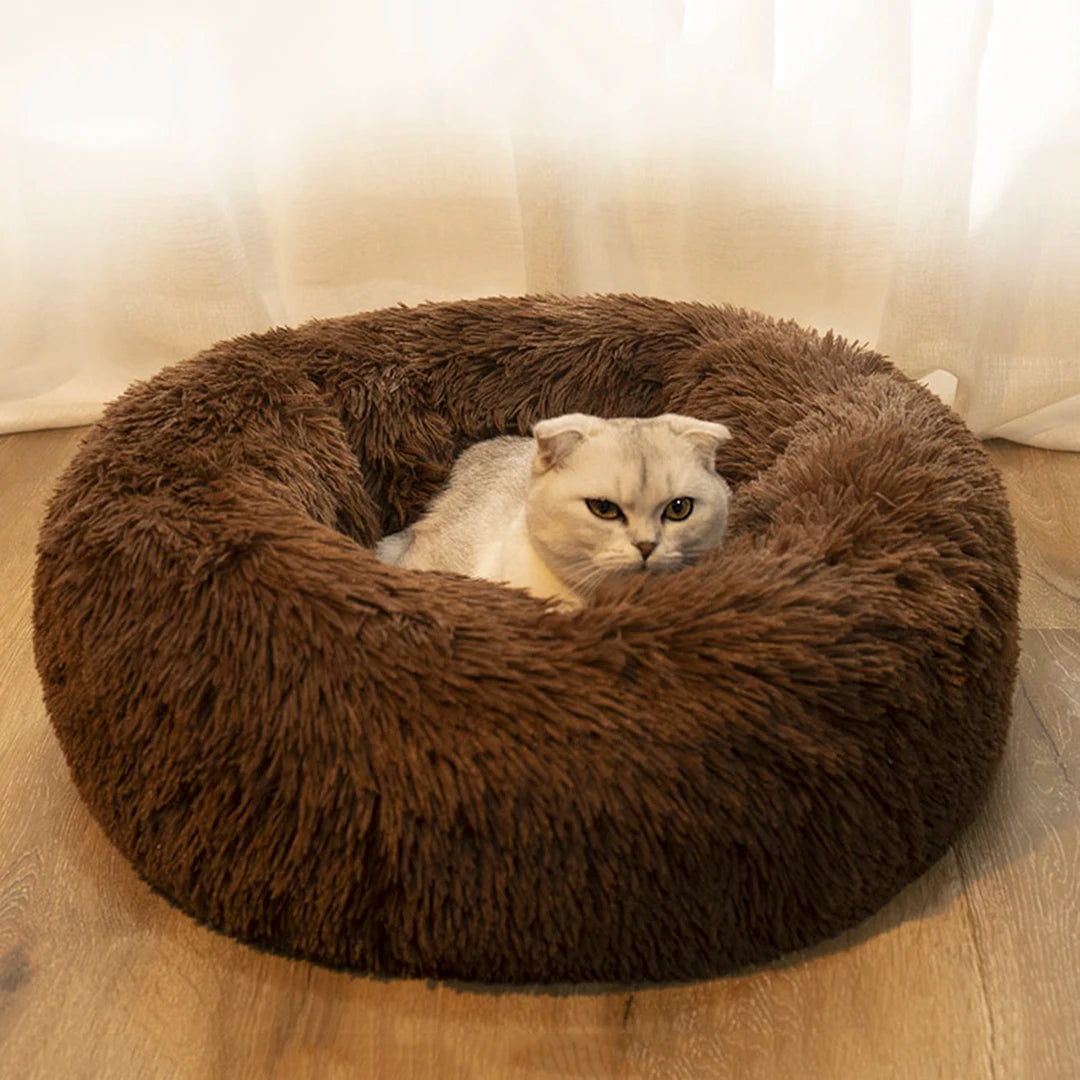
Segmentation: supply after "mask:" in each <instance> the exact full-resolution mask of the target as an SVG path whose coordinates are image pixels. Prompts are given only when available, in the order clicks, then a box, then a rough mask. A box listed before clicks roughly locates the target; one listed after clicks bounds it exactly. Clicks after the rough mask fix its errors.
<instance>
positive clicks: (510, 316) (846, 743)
mask: <svg viewBox="0 0 1080 1080" xmlns="http://www.w3.org/2000/svg"><path fill="white" fill-rule="evenodd" d="M574 411H581V412H588V413H597V414H601V415H608V416H619V415H651V414H656V413H661V412H665V411H667V412H678V413H688V414H692V415H695V416H699V417H702V418H704V419H708V420H714V421H721V422H723V423H725V424H727V425H728V426H729V427H730V428H731V430H732V432H733V433H734V438H733V440H732V441H731V442H730V443H728V444H727V445H725V446H724V447H722V448H721V451H720V454H719V459H718V460H719V465H720V468H721V471H722V472H723V474H724V475H725V476H726V477H727V478H728V479H729V481H730V482H731V483H732V485H733V488H734V491H735V494H734V499H733V503H732V513H731V519H730V532H729V538H728V541H727V543H726V545H725V546H724V547H723V548H722V549H720V550H718V551H715V552H712V553H710V554H709V555H708V557H706V558H705V559H704V560H703V562H702V563H701V565H699V566H698V567H696V568H693V569H688V570H685V571H682V572H680V573H678V574H674V575H671V576H664V577H657V578H655V579H651V580H650V579H649V578H648V577H643V578H641V579H638V580H636V581H635V582H634V583H633V584H631V585H628V586H626V587H624V588H623V589H622V591H621V593H620V594H618V595H614V594H612V595H608V596H606V597H605V598H604V599H603V601H602V602H601V603H600V604H598V605H597V606H596V607H594V608H591V609H589V610H586V611H584V612H582V613H579V614H571V615H567V614H560V613H554V612H546V611H545V609H544V606H543V605H542V603H541V602H539V601H537V600H534V599H531V598H530V597H528V596H527V595H525V594H524V593H518V592H515V591H512V590H509V589H506V588H504V587H501V586H499V585H493V584H489V583H485V582H482V581H473V580H466V579H462V578H451V577H449V576H446V577H441V578H436V577H434V576H432V575H427V574H421V573H417V572H412V571H405V570H400V569H397V568H393V567H389V566H384V565H382V564H380V563H378V562H376V561H375V559H374V558H373V556H372V554H371V552H370V550H369V548H370V546H371V545H372V544H373V543H374V542H375V541H376V540H378V538H379V537H380V536H381V535H382V534H383V533H384V532H388V531H391V530H396V529H399V528H401V527H402V526H403V525H405V524H406V523H407V522H409V521H411V520H413V519H414V518H415V517H416V516H417V515H418V513H419V512H420V510H421V509H422V507H423V506H424V504H425V503H426V502H427V500H428V499H429V498H430V497H431V496H432V495H433V494H434V493H435V492H436V491H437V490H438V489H439V486H440V484H441V483H442V482H443V481H444V479H445V478H446V476H447V474H448V472H449V470H450V466H451V463H452V462H453V460H454V457H455V455H457V454H458V453H459V452H460V451H461V450H462V449H463V448H464V447H465V446H467V445H468V444H470V443H472V442H473V441H475V440H478V439H483V438H487V437H489V436H492V435H495V434H498V433H507V432H509V433H524V432H527V431H528V429H529V426H530V425H531V424H532V423H533V422H534V421H535V420H537V419H539V418H541V417H546V416H554V415H557V414H559V413H566V412H574ZM1017 579H1018V572H1017V564H1016V557H1015V544H1014V537H1013V531H1012V526H1011V523H1010V518H1009V513H1008V508H1007V505H1006V501H1005V497H1004V494H1003V491H1002V487H1001V484H1000V481H999V478H998V476H997V475H996V473H995V471H994V469H993V467H992V466H991V464H990V463H989V461H988V459H987V457H986V455H985V453H984V451H983V450H982V448H981V447H980V446H979V445H978V443H977V442H976V441H975V439H974V438H972V436H971V435H970V434H969V433H968V431H967V430H966V429H965V427H964V425H963V424H962V423H961V422H960V420H959V419H957V418H956V417H955V416H954V415H953V414H951V413H950V412H949V411H948V410H946V409H945V408H944V407H943V406H942V405H941V404H940V403H939V402H938V401H937V400H936V399H935V398H934V397H933V396H932V395H931V394H930V393H928V392H927V391H924V390H923V389H921V388H919V387H918V386H916V385H914V384H913V383H911V382H910V381H909V380H907V379H906V378H904V377H903V376H901V375H900V374H898V373H897V372H896V371H895V370H894V369H893V368H892V367H891V366H890V365H889V364H888V363H887V362H886V361H885V360H883V359H882V358H881V357H880V356H878V355H876V354H874V353H872V352H869V351H867V350H865V349H862V348H860V347H858V346H855V345H851V344H849V343H847V342H845V341H843V340H841V339H839V338H837V337H834V336H832V335H825V336H823V337H822V336H818V335H816V334H814V333H812V332H809V331H807V330H804V329H800V328H799V327H797V326H795V325H793V324H791V323H787V322H774V321H772V320H769V319H767V318H765V317H763V316H760V315H756V314H752V313H747V312H745V311H739V310H735V309H733V308H717V307H708V306H702V305H697V304H689V303H668V302H664V301H660V300H649V299H639V298H635V297H626V296H613V297H595V298H586V299H572V300H568V299H559V298H539V297H537V298H524V299H492V300H480V301H470V302H463V303H448V304H431V305H425V306H421V307H418V308H413V309H404V308H396V309H393V310H388V311H379V312H375V313H369V314H362V315H357V316H353V317H349V318H343V319H333V320H326V321H320V322H315V323H311V324H309V325H307V326H303V327H301V328H299V329H279V330H274V331H271V332H269V333H266V334H261V335H258V336H252V337H244V338H238V339H236V340H234V341H229V342H225V343H223V344H220V345H217V346H215V347H214V348H212V349H210V350H209V351H207V352H205V353H203V354H201V355H200V356H198V357H196V358H194V359H192V360H189V361H187V362H185V363H182V364H179V365H177V366H175V367H173V368H170V369H169V370H167V371H165V372H163V373H162V374H161V375H159V376H157V377H156V378H154V379H152V380H151V381H150V382H148V383H146V384H141V385H136V386H134V387H132V388H131V389H130V390H129V391H128V392H127V393H126V394H125V395H124V396H123V397H122V398H121V399H120V400H119V401H117V402H116V403H114V404H113V405H112V406H111V407H110V408H109V410H108V412H107V414H106V416H105V419H104V420H103V421H102V422H101V423H100V424H99V425H98V426H97V427H96V428H95V429H94V430H93V431H92V432H91V433H90V435H89V436H88V437H87V439H86V442H85V443H84V445H83V447H82V449H81V451H80V452H79V454H78V456H77V457H76V459H75V460H74V462H73V463H72V465H71V467H70V468H69V470H68V471H67V473H66V475H65V476H64V477H63V479H62V481H61V483H60V485H59V489H58V491H57V492H56V494H55V496H54V498H53V500H52V503H51V506H50V509H49V513H48V517H47V520H46V522H45V525H44V528H43V531H42V534H41V542H40V548H39V559H38V565H37V575H36V579H35V589H34V600H35V611H34V623H35V644H36V648H37V661H38V668H39V671H40V674H41V680H42V683H43V686H44V692H45V698H46V702H47V705H48V709H49V713H50V715H51V717H52V721H53V723H54V725H55V727H56V731H57V734H58V736H59V739H60V742H61V744H62V745H63V748H64V752H65V754H66V755H67V759H68V761H69V763H70V766H71V771H72V774H73V776H74V778H75V782H76V784H77V785H78V787H79V790H80V791H81V793H82V795H83V797H84V798H85V800H86V802H87V803H88V804H89V806H90V808H91V809H92V811H93V813H94V814H95V816H96V817H97V819H98V820H99V821H100V822H101V824H102V826H103V827H104V829H105V831H106V832H107V833H108V835H109V836H110V837H111V838H112V840H113V841H114V842H115V843H116V844H117V846H118V847H119V848H120V849H121V850H122V851H123V852H124V854H125V855H126V856H127V857H128V858H129V859H130V860H131V862H132V863H133V864H134V865H135V866H136V868H137V869H138V870H139V871H140V872H141V873H142V874H143V875H144V876H145V877H146V879H147V880H148V881H149V882H151V883H152V884H153V885H154V886H156V887H157V888H158V889H159V890H161V892H163V893H164V894H165V895H166V896H168V897H170V898H171V899H172V900H173V901H174V902H175V903H177V904H178V905H180V906H181V907H182V908H184V909H185V910H187V911H189V912H191V913H192V914H194V915H195V916H197V917H198V918H200V919H202V920H205V921H206V922H207V923H209V924H211V925H212V926H214V927H217V928H220V929H221V930H223V931H225V932H226V933H229V934H233V935H235V936H237V937H239V938H242V939H243V940H245V941H248V942H251V943H255V944H258V945H262V946H266V947H269V948H271V949H273V950H276V951H281V952H284V953H289V954H293V955H296V956H301V957H308V958H311V959H313V960H317V961H319V962H322V963H325V964H330V965H340V966H346V967H349V968H352V969H354V970H356V971H361V972H382V973H394V974H398V973H400V974H410V975H424V976H442V977H456V978H460V979H468V980H483V981H493V982H522V981H538V982H548V981H555V980H574V981H580V980H602V981H624V980H667V979H680V978H686V977H699V976H712V975H716V974H718V973H722V972H726V971H730V970H732V969H734V968H737V967H739V966H741V965H746V964H749V963H753V962H756V961H763V960H766V959H768V958H770V957H774V956H776V955H778V954H779V953H782V952H784V951H786V950H790V949H795V948H798V947H800V946H804V945H808V944H810V943H811V942H815V941H818V940H820V939H822V938H824V937H827V936H829V935H832V934H835V933H836V932H837V931H839V930H841V929H843V928H845V927H848V926H851V925H852V924H854V923H856V922H858V921H859V920H860V919H862V918H864V917H865V916H866V915H868V914H869V913H871V912H873V911H874V910H875V909H876V908H878V907H879V906H880V905H882V904H883V903H884V902H885V901H887V900H888V899H889V898H890V897H891V896H893V895H894V894H895V893H896V892H897V890H898V889H900V888H901V887H902V886H903V885H904V884H905V883H906V882H909V881H910V880H912V878H914V877H915V876H916V875H918V874H920V873H921V872H922V871H924V870H925V869H926V868H927V867H928V866H930V865H931V864H932V863H933V862H934V861H935V860H936V859H937V858H938V857H939V856H940V855H941V854H942V853H943V852H944V851H945V849H946V846H947V845H948V844H949V842H950V840H951V839H952V838H953V837H954V836H955V835H956V832H957V830H958V829H959V828H960V827H961V826H962V825H963V824H964V822H965V821H966V820H967V819H968V818H969V816H970V814H971V813H972V810H973V808H974V806H975V805H976V803H977V801H978V798H979V796H980V794H981V793H982V792H983V791H984V789H985V788H986V785H987V782H988V780H989V778H990V776H991V773H992V771H993V769H994V766H995V763H996V762H997V761H998V759H999V756H1000V754H1001V752H1002V747H1003V744H1004V740H1005V733H1006V727H1007V722H1008V715H1009V707H1010V696H1011V689H1012V684H1013V677H1014V670H1015V661H1016V649H1017V644H1016V643H1017V615H1016V605H1017Z"/></svg>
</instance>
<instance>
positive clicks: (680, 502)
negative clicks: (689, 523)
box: [664, 495, 694, 521]
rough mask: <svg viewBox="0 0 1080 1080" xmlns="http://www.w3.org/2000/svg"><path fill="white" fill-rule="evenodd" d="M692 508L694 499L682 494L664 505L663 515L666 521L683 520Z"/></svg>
mask: <svg viewBox="0 0 1080 1080" xmlns="http://www.w3.org/2000/svg"><path fill="white" fill-rule="evenodd" d="M693 509H694V500H693V499H691V498H689V497H688V496H686V495H682V496H680V497H679V498H677V499H672V500H671V502H669V503H668V504H667V506H665V507H664V517H665V518H666V519H667V520H668V521H685V520H686V519H687V518H688V517H689V516H690V511H691V510H693Z"/></svg>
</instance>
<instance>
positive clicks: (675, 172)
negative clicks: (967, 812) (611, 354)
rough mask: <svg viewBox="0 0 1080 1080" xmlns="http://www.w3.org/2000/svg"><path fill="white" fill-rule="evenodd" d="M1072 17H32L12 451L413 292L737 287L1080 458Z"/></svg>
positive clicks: (2, 131)
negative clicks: (324, 320)
mask: <svg viewBox="0 0 1080 1080" xmlns="http://www.w3.org/2000/svg"><path fill="white" fill-rule="evenodd" d="M1078 72H1080V5H1076V4H1075V3H1073V2H1072V0H1068V2H1066V0H1061V2H1050V0H1034V2H1032V0H937V2H932V0H876V2H873V3H865V2H864V0H822V2H821V3H818V4H814V5H806V4H803V3H801V2H800V0H773V2H771V3H770V2H763V0H684V2H682V3H679V2H676V0H620V2H619V3H614V2H600V0H574V2H572V3H571V2H570V0H552V2H549V3H544V4H540V3H537V2H532V0H503V2H495V0H459V3H457V4H454V5H446V4H441V3H437V2H436V0H398V2H395V3H393V4H390V3H370V2H369V3H364V2H360V3H357V2H353V3H348V4H346V3H344V2H330V0H313V2H312V3H311V4H309V5H306V6H305V7H304V8H303V10H302V11H301V10H300V9H299V8H296V9H294V8H290V7H285V6H280V7H275V6H274V5H273V4H269V5H267V4H264V5H260V6H258V7H256V6H254V5H250V4H247V3H240V2H239V0H223V2H219V3H217V4H216V5H211V4H209V3H205V2H203V0H192V2H189V3H185V4H183V5H180V4H178V3H174V2H168V3H161V2H158V3H149V4H146V3H140V4H134V3H121V2H118V0H107V2H105V3H104V4H102V5H99V6H97V7H95V8H93V9H92V10H90V9H86V8H85V7H83V6H79V5H76V4H74V2H73V0H46V2H43V3H40V4H38V5H33V6H32V5H24V6H22V7H20V9H19V10H18V11H17V12H16V13H13V14H12V16H11V17H10V19H8V20H7V25H6V26H5V30H4V32H3V33H2V34H0V291H2V294H3V296H4V304H3V307H2V313H0V431H13V430H21V429H29V428H34V427H45V426H59V425H65V424H76V423H83V422H86V421H89V420H92V419H94V418H96V417H97V416H98V415H99V414H100V410H101V408H102V405H103V403H104V402H105V401H107V400H109V399H111V398H112V397H115V396H116V395H117V394H118V393H120V392H121V391H122V390H123V388H124V387H125V386H126V385H127V384H128V383H129V382H131V381H132V380H134V379H138V378H145V377H147V376H149V375H151V374H152V373H153V372H154V371H156V370H158V369H159V368H160V367H162V366H164V365H165V364H167V363H171V362H173V361H175V360H178V359H181V358H183V357H184V356H187V355H190V354H191V353H193V352H195V351H197V350H198V349H200V348H203V347H206V346H207V345H209V344H211V343H212V342H214V341H216V340H219V339H221V338H224V337H229V336H232V335H235V334H239V333H244V332H249V331H257V330H261V329H264V328H266V327H269V326H271V325H274V324H283V323H296V322H300V321H303V320H306V319H309V318H314V317H319V316H325V315H335V314H343V313H347V312H350V311H356V310H361V309H365V308H372V307H377V306H382V305H386V304H393V303H398V302H406V303H412V302H418V301H422V300H427V299H446V298H452V297H461V296H480V295H491V294H500V293H501V294H513V293H521V292H539V291H556V292H564V293H580V292H601V291H612V290H617V291H622V290H626V291H634V292H641V293H652V294H656V295H659V296H666V297H672V298H688V299H698V300H704V301H710V302H732V303H735V304H740V305H745V306H749V307H754V308H758V309H761V310H765V311H768V312H770V313H773V314H776V315H778V316H782V317H791V318H795V319H797V320H798V321H800V322H803V323H806V324H809V325H813V326H817V327H819V328H821V329H827V328H834V329H836V330H837V331H838V332H840V333H842V334H845V335H847V336H849V337H853V338H857V339H859V340H862V341H865V342H867V343H869V344H871V345H873V346H875V347H877V348H880V349H882V350H883V351H885V352H887V353H888V354H889V355H890V356H891V357H892V358H893V359H894V360H895V361H896V362H897V363H898V364H899V365H900V366H901V367H902V368H904V369H905V370H906V371H908V372H909V373H910V374H912V375H915V376H922V375H925V374H926V373H928V372H930V371H932V370H935V369H944V370H946V371H949V372H952V373H953V374H954V375H955V376H956V379H957V386H956V397H955V407H956V408H957V409H958V410H959V411H960V412H961V414H962V415H963V416H964V417H965V419H966V420H967V422H968V423H969V424H970V425H971V427H972V429H973V430H975V431H976V432H977V433H978V434H980V435H984V436H988V437H989V436H1001V437H1005V438H1011V439H1016V440H1018V441H1028V442H1033V443H1036V444H1037V445H1042V446H1050V447H1060V448H1071V449H1077V448H1080V359H1078V357H1077V342H1078V341H1080V201H1078V195H1077V185H1076V182H1075V177H1076V176H1077V175H1080V82H1078Z"/></svg>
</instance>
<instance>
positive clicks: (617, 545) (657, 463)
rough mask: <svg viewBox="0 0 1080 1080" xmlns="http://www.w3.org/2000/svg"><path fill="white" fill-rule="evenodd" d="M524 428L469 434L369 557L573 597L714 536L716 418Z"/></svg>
mask: <svg viewBox="0 0 1080 1080" xmlns="http://www.w3.org/2000/svg"><path fill="white" fill-rule="evenodd" d="M532 436H533V437H532V438H531V439H530V438H522V437H517V436H501V437H499V438H495V439H489V440H486V441H484V442H480V443H477V444H476V445H474V446H472V447H470V448H469V449H468V450H466V451H465V452H464V453H463V454H462V455H461V456H460V457H459V458H458V460H457V462H456V463H455V465H454V468H453V471H452V472H451V474H450V479H449V482H448V485H447V487H446V489H445V490H444V491H443V492H442V493H441V494H440V495H438V496H437V497H436V498H435V499H434V500H433V502H432V503H431V505H430V507H429V508H428V510H427V511H426V513H425V514H424V515H423V517H421V519H420V520H419V521H417V522H416V524H414V525H412V526H411V527H409V528H407V529H404V530H402V531H401V532H398V533H394V534H392V535H390V536H387V537H385V538H384V539H383V540H382V541H380V543H379V544H378V545H377V547H376V549H375V555H376V557H377V558H379V559H381V560H382V561H383V562H387V563H391V564H393V565H395V566H401V567H406V568H411V569H414V570H442V571H450V572H453V573H458V574H465V575H468V576H471V577H477V578H486V579H488V580H489V581H497V582H501V583H503V584H505V585H510V586H516V587H518V588H524V589H527V590H528V591H529V592H530V593H531V594H532V595H533V596H536V597H540V598H542V599H551V600H554V601H555V602H556V603H557V604H558V605H559V606H560V607H562V608H565V609H572V608H578V607H581V606H582V605H583V604H585V603H586V602H587V601H588V600H589V599H590V597H591V596H593V594H594V593H595V592H596V590H597V588H598V587H599V586H600V585H601V584H603V583H604V582H605V581H608V580H609V579H611V578H612V577H615V576H619V575H625V574H631V573H640V572H642V571H670V570H678V569H679V568H680V567H682V566H686V565H688V564H690V563H692V562H694V560H695V559H696V558H697V557H698V556H699V555H700V554H701V553H702V552H703V551H706V550H708V549H709V548H714V547H717V546H718V545H719V544H720V543H721V541H722V540H723V535H724V527H725V525H726V522H727V512H728V502H729V500H730V494H731V493H730V489H729V488H728V485H727V483H726V482H725V481H724V480H723V478H722V477H721V476H720V475H719V474H718V473H717V471H716V450H717V447H718V446H719V445H720V444H721V443H723V442H726V441H727V440H728V439H729V438H731V433H730V432H729V431H728V429H727V428H726V427H725V426H724V425H723V424H714V423H709V422H708V421H705V420H696V419H694V418H693V417H689V416H680V415H677V414H674V413H667V414H665V415H663V416H657V417H651V418H648V419H638V418H629V417H627V418H621V419H615V420H604V419H601V418H600V417H598V416H586V415H583V414H581V413H569V414H567V415H565V416H557V417H554V418H552V419H550V420H541V421H539V422H538V423H537V424H535V425H534V427H533V429H532Z"/></svg>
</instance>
